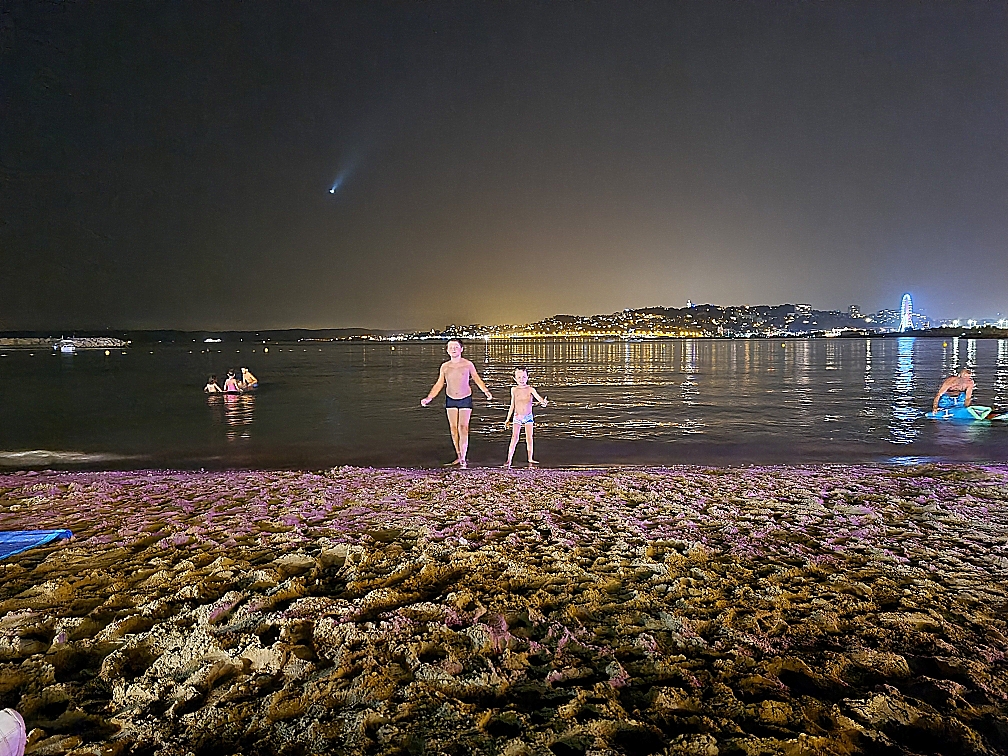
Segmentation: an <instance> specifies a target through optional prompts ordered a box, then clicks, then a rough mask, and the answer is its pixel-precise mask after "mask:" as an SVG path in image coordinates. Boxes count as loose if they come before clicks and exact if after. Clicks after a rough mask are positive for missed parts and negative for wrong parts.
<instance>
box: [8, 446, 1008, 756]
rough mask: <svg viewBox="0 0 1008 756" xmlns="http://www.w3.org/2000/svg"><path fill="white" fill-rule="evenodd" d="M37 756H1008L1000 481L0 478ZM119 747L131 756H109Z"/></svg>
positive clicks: (452, 474)
mask: <svg viewBox="0 0 1008 756" xmlns="http://www.w3.org/2000/svg"><path fill="white" fill-rule="evenodd" d="M0 521H2V522H3V527H4V528H9V529H17V528H36V527H37V528H48V527H67V528H70V529H72V530H73V531H74V533H75V538H74V540H73V541H71V542H69V543H67V544H64V545H59V546H53V547H45V548H40V549H36V550H32V551H29V552H25V553H24V554H22V555H20V556H19V557H16V558H13V559H9V560H4V561H0V707H3V706H14V707H15V708H18V710H19V711H21V713H22V714H23V715H24V717H25V720H26V722H27V724H28V727H29V729H30V730H32V738H31V740H30V750H29V753H39V754H42V753H72V754H81V755H83V754H97V753H103V752H107V753H130V752H136V753H150V754H159V755H160V756H175V755H176V754H178V756H182V755H183V754H186V753H188V752H196V753H200V752H209V751H216V752H217V753H237V752H240V753H244V754H259V753H262V754H266V753H284V754H295V753H325V752H332V751H333V750H338V751H341V752H346V753H389V754H391V753H420V752H426V753H469V752H474V753H488V754H489V753H506V754H508V755H509V756H518V755H519V754H522V753H528V754H543V755H544V756H548V754H580V753H586V754H587V753H596V754H597V753H606V754H612V753H675V754H718V753H726V754H727V753H735V754H754V753H778V752H792V753H812V752H816V753H837V754H846V753H878V752H890V753H903V752H906V753H911V752H916V751H919V750H920V749H921V748H925V750H927V749H930V750H932V751H933V750H935V749H937V750H939V751H944V752H951V751H956V752H963V753H998V752H1003V751H1004V750H1006V748H1008V674H1006V673H1008V660H1006V656H1005V652H1004V648H1005V646H1006V645H1008V612H1006V611H1005V608H1006V607H1008V587H1006V586H1008V465H1005V464H990V465H976V464H963V463H958V464H937V465H918V466H900V465H881V464H869V465H865V464H858V465H842V464H837V465H796V466H787V465H774V466H740V467H731V468H726V467H702V466H692V465H684V466H675V467H669V468H654V467H647V468H630V467H620V468H611V467H610V468H592V469H584V468H579V469H569V468H565V469H555V468H539V469H536V470H532V471H527V470H524V469H522V468H518V469H515V470H512V471H505V470H501V469H499V468H475V469H470V470H467V471H457V470H450V469H443V468H442V469H436V468H435V469H415V468H348V467H341V468H334V469H332V470H328V471H323V472H292V471H263V470H229V471H203V472H200V471H178V470H176V471H170V470H144V471H110V472H87V471H80V472H52V471H49V472H46V471H41V472H40V471H19V472H3V473H0ZM103 748H108V749H112V750H110V751H103V750H102V749H103Z"/></svg>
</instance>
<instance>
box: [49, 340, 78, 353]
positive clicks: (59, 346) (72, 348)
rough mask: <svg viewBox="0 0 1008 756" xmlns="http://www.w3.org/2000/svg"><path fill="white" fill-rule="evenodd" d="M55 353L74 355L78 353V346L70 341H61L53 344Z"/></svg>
mask: <svg viewBox="0 0 1008 756" xmlns="http://www.w3.org/2000/svg"><path fill="white" fill-rule="evenodd" d="M53 351H54V352H62V353H63V354H73V353H74V352H76V351H77V345H76V344H74V343H73V341H71V340H70V339H60V340H59V341H57V342H56V343H55V344H53Z"/></svg>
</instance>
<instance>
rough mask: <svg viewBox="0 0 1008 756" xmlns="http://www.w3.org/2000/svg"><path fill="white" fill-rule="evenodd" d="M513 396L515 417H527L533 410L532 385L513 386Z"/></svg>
mask: <svg viewBox="0 0 1008 756" xmlns="http://www.w3.org/2000/svg"><path fill="white" fill-rule="evenodd" d="M511 396H512V397H514V413H515V417H526V416H528V414H529V413H530V412H531V411H532V387H531V386H512V387H511Z"/></svg>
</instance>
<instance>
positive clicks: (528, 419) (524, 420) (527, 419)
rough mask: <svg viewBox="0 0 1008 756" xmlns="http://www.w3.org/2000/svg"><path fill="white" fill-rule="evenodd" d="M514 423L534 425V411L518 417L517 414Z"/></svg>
mask: <svg viewBox="0 0 1008 756" xmlns="http://www.w3.org/2000/svg"><path fill="white" fill-rule="evenodd" d="M514 424H515V425H534V421H533V420H532V413H531V412H529V413H528V414H527V415H522V416H521V417H518V415H515V419H514Z"/></svg>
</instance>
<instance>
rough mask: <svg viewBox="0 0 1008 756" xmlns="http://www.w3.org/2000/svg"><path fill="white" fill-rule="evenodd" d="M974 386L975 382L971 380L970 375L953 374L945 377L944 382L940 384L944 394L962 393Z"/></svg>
mask: <svg viewBox="0 0 1008 756" xmlns="http://www.w3.org/2000/svg"><path fill="white" fill-rule="evenodd" d="M975 386H976V384H975V383H974V382H973V378H972V377H963V376H961V375H953V376H951V377H949V378H946V379H945V382H944V383H943V384H942V388H943V389H944V392H943V393H946V394H955V393H962V392H963V391H966V390H968V389H971V388H974V387H975Z"/></svg>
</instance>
